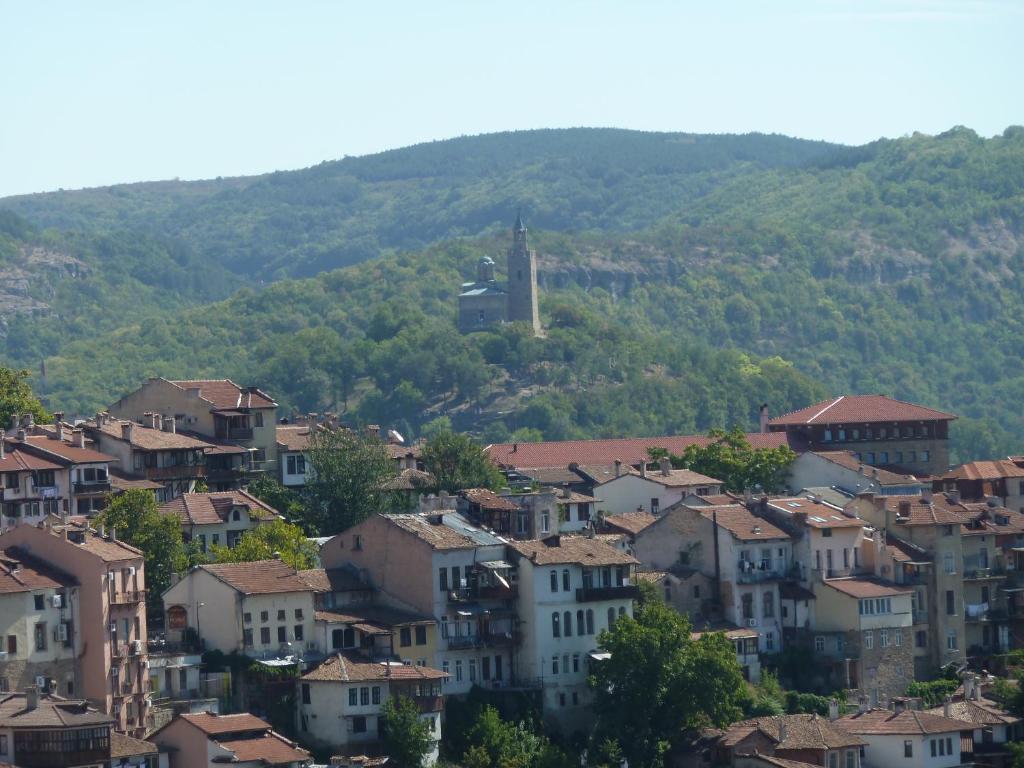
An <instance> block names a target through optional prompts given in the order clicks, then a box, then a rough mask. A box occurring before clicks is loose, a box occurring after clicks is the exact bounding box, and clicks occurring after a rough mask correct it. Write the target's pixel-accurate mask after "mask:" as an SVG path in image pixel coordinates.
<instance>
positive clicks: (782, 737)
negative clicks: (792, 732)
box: [779, 719, 789, 745]
mask: <svg viewBox="0 0 1024 768" xmlns="http://www.w3.org/2000/svg"><path fill="white" fill-rule="evenodd" d="M787 731H788V729H787V728H786V721H785V719H781V720H780V721H779V744H780V745H781V744H784V743H785V742H786V736H788V735H789V734H788V733H787Z"/></svg>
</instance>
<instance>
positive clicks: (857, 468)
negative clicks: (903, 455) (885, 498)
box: [814, 451, 1024, 485]
mask: <svg viewBox="0 0 1024 768" xmlns="http://www.w3.org/2000/svg"><path fill="white" fill-rule="evenodd" d="M814 453H815V455H816V456H820V457H821V458H823V459H825V460H826V461H830V462H832V463H833V464H836V465H838V466H840V467H843V468H844V469H849V470H852V471H853V472H858V473H860V474H863V475H864V476H865V477H872V478H874V479H875V480H877V481H878V482H879V484H880V485H913V484H915V483H917V482H918V479H917V478H916V477H914V475H901V474H899V473H898V472H890V471H889V470H888V469H881V468H879V467H873V466H871V465H869V464H865V463H864V462H863V461H861V460H860V459H858V458H857V457H856V456H854V455H853V451H815V452H814ZM1022 476H1024V470H1022Z"/></svg>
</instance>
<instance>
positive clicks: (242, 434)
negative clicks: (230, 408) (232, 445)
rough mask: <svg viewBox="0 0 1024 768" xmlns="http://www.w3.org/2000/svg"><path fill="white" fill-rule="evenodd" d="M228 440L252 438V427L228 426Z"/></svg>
mask: <svg viewBox="0 0 1024 768" xmlns="http://www.w3.org/2000/svg"><path fill="white" fill-rule="evenodd" d="M228 440H252V427H230V428H229V429H228Z"/></svg>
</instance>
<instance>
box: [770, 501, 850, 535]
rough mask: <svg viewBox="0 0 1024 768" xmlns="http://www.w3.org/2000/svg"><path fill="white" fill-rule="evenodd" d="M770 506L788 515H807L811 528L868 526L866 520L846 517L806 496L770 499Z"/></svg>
mask: <svg viewBox="0 0 1024 768" xmlns="http://www.w3.org/2000/svg"><path fill="white" fill-rule="evenodd" d="M768 506H770V507H773V508H775V509H777V510H779V511H781V512H784V513H786V514H787V515H794V514H796V513H804V514H806V515H807V525H808V526H810V527H811V528H863V527H864V526H865V525H867V523H866V522H865V521H864V520H861V519H859V518H856V517H850V516H849V515H845V514H843V511H842V510H841V509H837V508H836V507H833V506H832V505H831V504H824V503H822V502H820V501H813V500H812V499H808V498H807V497H805V496H795V497H791V498H781V499H768Z"/></svg>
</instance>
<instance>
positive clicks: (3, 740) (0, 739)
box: [0, 734, 7, 755]
mask: <svg viewBox="0 0 1024 768" xmlns="http://www.w3.org/2000/svg"><path fill="white" fill-rule="evenodd" d="M6 754H7V735H6V734H3V735H0V755H6Z"/></svg>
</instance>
